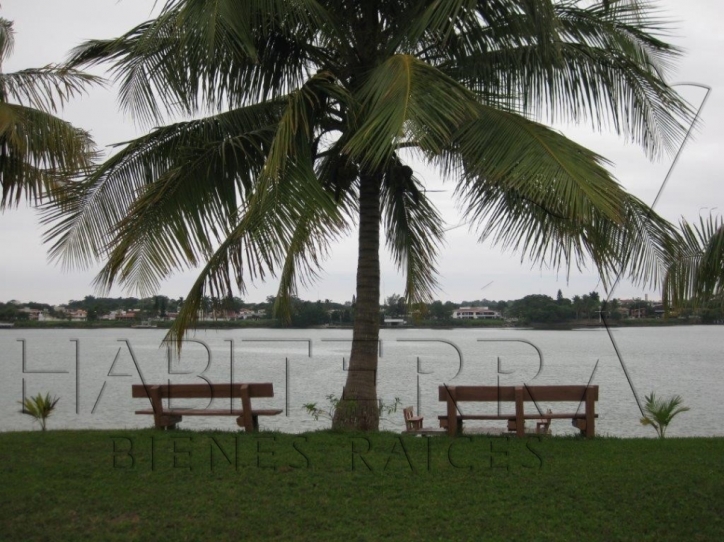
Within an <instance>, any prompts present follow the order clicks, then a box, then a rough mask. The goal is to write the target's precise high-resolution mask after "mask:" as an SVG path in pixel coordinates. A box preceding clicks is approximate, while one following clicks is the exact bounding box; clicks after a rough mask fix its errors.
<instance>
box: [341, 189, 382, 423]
mask: <svg viewBox="0 0 724 542" xmlns="http://www.w3.org/2000/svg"><path fill="white" fill-rule="evenodd" d="M380 181H381V179H380V177H379V176H375V175H363V176H362V177H361V179H360V195H359V202H360V209H359V253H358V263H357V298H356V299H357V301H356V304H355V307H354V332H353V335H352V354H351V355H350V360H349V369H348V372H347V383H346V385H345V387H344V390H343V392H342V400H341V401H340V402H339V404H338V405H337V409H336V411H335V414H334V420H333V423H332V427H334V428H335V429H358V430H362V431H377V429H378V427H379V422H380V415H379V409H378V405H377V353H378V348H379V346H378V345H379V336H380Z"/></svg>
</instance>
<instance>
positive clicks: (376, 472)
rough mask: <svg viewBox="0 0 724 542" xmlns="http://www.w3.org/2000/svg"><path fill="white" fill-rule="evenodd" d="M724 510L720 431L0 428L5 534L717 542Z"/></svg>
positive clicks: (0, 534)
mask: <svg viewBox="0 0 724 542" xmlns="http://www.w3.org/2000/svg"><path fill="white" fill-rule="evenodd" d="M131 446H132V450H131ZM129 451H130V453H129ZM723 512H724V439H721V438H717V439H715V438H709V439H703V438H701V439H671V440H665V441H659V440H653V439H630V440H624V439H610V438H596V439H594V440H588V441H587V440H582V439H574V438H544V439H542V440H538V439H536V438H532V437H531V438H527V439H516V438H507V439H506V438H505V437H483V436H474V437H471V438H468V437H459V438H457V439H452V440H451V439H448V438H447V437H434V438H419V437H417V438H416V437H408V436H402V437H401V436H400V435H396V434H391V433H380V434H375V435H349V434H340V433H331V432H320V433H309V434H306V435H286V434H279V433H259V434H256V435H246V434H244V433H238V434H236V433H223V432H205V433H199V432H186V431H173V432H171V431H167V432H160V431H154V430H142V431H138V430H134V431H124V430H118V431H49V432H47V433H41V432H28V433H0V539H2V540H12V541H21V540H74V541H75V540H129V539H134V540H174V541H177V540H209V539H215V540H246V539H249V540H252V539H254V540H258V539H262V540H352V541H363V540H369V541H375V540H525V541H533V540H656V541H660V540H677V541H678V540H687V541H688V540H716V541H720V540H724V514H723Z"/></svg>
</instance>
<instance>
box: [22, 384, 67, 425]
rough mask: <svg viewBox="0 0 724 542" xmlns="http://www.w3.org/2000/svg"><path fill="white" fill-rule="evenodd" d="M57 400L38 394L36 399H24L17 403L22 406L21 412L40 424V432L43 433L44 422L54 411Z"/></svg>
mask: <svg viewBox="0 0 724 542" xmlns="http://www.w3.org/2000/svg"><path fill="white" fill-rule="evenodd" d="M59 400H60V398H59V397H51V396H50V394H49V393H46V394H45V397H43V395H42V394H40V393H39V394H38V395H37V396H36V397H26V398H25V401H18V402H19V403H20V404H21V405H23V410H22V411H21V412H22V413H23V414H28V415H29V416H32V417H33V418H35V420H36V421H37V422H38V423H40V427H41V428H42V430H43V431H45V424H46V420H47V419H48V417H49V416H50V415H51V414H52V413H53V410H55V405H57V404H58V401H59Z"/></svg>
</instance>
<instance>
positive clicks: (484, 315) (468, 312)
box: [452, 307, 502, 320]
mask: <svg viewBox="0 0 724 542" xmlns="http://www.w3.org/2000/svg"><path fill="white" fill-rule="evenodd" d="M452 317H453V318H457V319H462V320H479V319H483V320H493V319H495V318H502V315H501V314H500V312H498V311H494V310H492V309H489V308H488V307H460V308H459V309H457V310H454V311H453V313H452Z"/></svg>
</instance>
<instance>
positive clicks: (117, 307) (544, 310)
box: [0, 290, 724, 327]
mask: <svg viewBox="0 0 724 542" xmlns="http://www.w3.org/2000/svg"><path fill="white" fill-rule="evenodd" d="M275 301H276V298H275V297H274V296H269V297H267V298H266V300H265V301H264V302H261V303H248V302H245V301H244V300H243V299H241V298H239V297H227V298H215V297H208V296H207V297H204V298H203V300H202V304H201V312H202V313H203V315H205V316H206V317H207V318H208V317H210V318H219V319H228V318H229V317H230V315H231V317H232V318H233V315H234V314H237V313H238V311H241V310H242V309H248V310H252V311H255V312H257V313H258V314H260V315H265V316H259V318H264V319H265V320H269V323H270V324H271V325H279V326H287V325H289V326H292V327H309V326H320V325H326V324H330V325H341V326H346V325H352V324H353V322H354V317H353V314H354V310H353V309H354V304H355V299H354V297H353V298H352V300H351V301H348V302H345V303H338V302H335V301H331V300H329V299H325V300H324V301H322V300H318V301H306V300H303V299H299V298H298V297H293V298H292V304H291V320H290V321H289V322H282V321H280V320H279V319H277V318H275V317H274V316H273V314H274V303H275ZM183 303H184V299H183V298H182V297H179V298H169V297H167V296H163V295H157V296H153V297H147V298H142V299H139V298H135V297H116V298H110V297H94V296H91V295H89V296H86V297H84V298H83V299H82V300H72V301H69V302H68V303H67V304H65V308H66V311H73V310H84V311H86V313H87V319H88V321H94V320H98V319H99V318H100V317H101V316H103V315H107V314H109V313H111V312H112V311H136V312H137V317H138V319H155V318H159V319H162V318H166V317H167V316H169V314H170V315H173V314H174V313H176V312H178V311H179V310H180V309H181V307H182V305H183ZM461 307H488V308H489V309H491V310H495V311H498V312H500V313H501V315H502V316H503V317H504V318H505V319H508V320H515V321H517V322H519V323H522V324H526V323H542V324H557V323H566V322H573V321H577V320H594V319H595V320H599V319H601V318H603V317H605V318H607V319H608V320H620V319H621V318H625V317H627V316H629V315H631V316H633V317H636V318H656V317H661V316H662V313H661V310H658V311H657V309H660V308H661V306H660V305H656V304H654V303H653V302H651V301H647V300H643V299H634V300H628V301H626V302H625V303H622V302H621V300H619V299H612V300H610V301H606V300H602V299H601V298H600V295H599V293H598V292H589V293H588V294H584V295H582V296H579V295H575V296H573V298H571V299H569V298H566V297H564V296H563V293H562V291H561V290H558V294H557V295H556V298H555V299H554V298H552V297H550V296H547V295H540V294H534V295H528V296H525V297H523V298H521V299H515V300H498V301H496V300H490V299H476V300H472V301H463V302H462V303H454V302H452V301H445V302H443V301H440V300H436V301H432V302H430V303H417V304H414V305H411V306H410V305H408V304H407V302H406V300H405V298H404V297H403V296H400V295H398V294H392V295H391V296H389V297H387V298H385V299H384V303H383V305H382V310H381V313H380V322H381V323H383V322H384V319H385V318H404V319H406V320H408V321H409V322H410V323H421V322H435V323H442V324H446V325H447V324H454V323H456V320H455V319H454V318H453V312H454V311H455V310H456V309H459V308H461ZM23 309H34V310H40V311H44V312H46V313H47V314H48V315H49V316H51V317H53V318H63V316H64V314H65V313H63V312H61V311H57V310H56V309H55V308H54V307H53V306H52V305H49V304H47V303H37V302H28V303H20V304H16V303H9V302H8V303H0V321H4V322H13V321H23V320H28V318H29V313H28V312H27V311H24V310H23ZM621 309H625V310H621ZM666 316H667V317H674V318H680V319H690V318H696V319H698V320H699V321H701V322H702V323H713V322H721V321H723V320H724V314H723V312H722V307H721V304H714V303H712V304H699V305H697V306H694V305H693V304H683V305H682V306H680V307H678V308H677V310H676V311H673V310H668V311H667V312H666ZM457 323H460V321H457Z"/></svg>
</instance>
